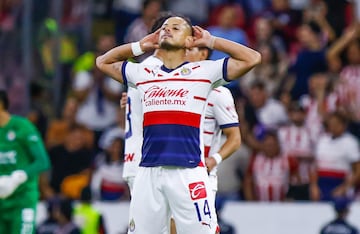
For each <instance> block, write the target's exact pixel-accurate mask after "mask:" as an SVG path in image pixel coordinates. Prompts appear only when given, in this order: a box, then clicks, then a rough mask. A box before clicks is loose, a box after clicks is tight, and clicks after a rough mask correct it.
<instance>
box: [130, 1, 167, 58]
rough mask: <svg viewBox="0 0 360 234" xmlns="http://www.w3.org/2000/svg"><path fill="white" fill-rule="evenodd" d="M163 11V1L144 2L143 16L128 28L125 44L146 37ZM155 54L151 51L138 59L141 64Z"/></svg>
mask: <svg viewBox="0 0 360 234" xmlns="http://www.w3.org/2000/svg"><path fill="white" fill-rule="evenodd" d="M161 9H162V0H145V1H144V2H143V8H142V12H141V16H139V17H138V18H137V19H135V20H134V21H133V22H132V23H131V24H130V25H129V27H128V29H127V32H126V34H125V37H124V42H125V43H129V42H135V41H139V40H140V39H142V38H143V37H144V36H146V35H147V34H148V33H149V32H150V29H151V27H152V25H153V23H154V21H155V19H156V18H157V16H158V15H159V13H160V11H161ZM152 53H153V52H152V51H150V52H148V53H145V54H143V55H141V56H139V57H137V58H136V60H137V61H138V62H141V61H142V60H144V59H145V58H146V57H148V56H149V55H151V54H152Z"/></svg>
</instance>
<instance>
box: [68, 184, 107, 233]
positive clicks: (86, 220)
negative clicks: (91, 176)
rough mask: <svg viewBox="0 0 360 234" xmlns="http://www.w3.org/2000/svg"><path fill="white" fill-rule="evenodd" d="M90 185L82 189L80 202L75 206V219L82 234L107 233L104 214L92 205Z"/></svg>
mask: <svg viewBox="0 0 360 234" xmlns="http://www.w3.org/2000/svg"><path fill="white" fill-rule="evenodd" d="M91 201H92V194H91V189H90V188H89V187H85V188H83V189H82V191H81V195H80V200H79V203H78V204H76V205H75V208H74V220H75V223H76V224H77V226H78V227H80V229H81V233H82V234H106V233H107V231H106V227H105V221H104V217H103V215H102V214H101V213H100V212H99V211H98V210H97V209H96V208H95V207H94V206H93V205H92V203H91Z"/></svg>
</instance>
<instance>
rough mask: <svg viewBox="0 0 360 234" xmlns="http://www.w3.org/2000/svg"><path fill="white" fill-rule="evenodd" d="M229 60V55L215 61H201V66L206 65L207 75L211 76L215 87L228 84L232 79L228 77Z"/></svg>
mask: <svg viewBox="0 0 360 234" xmlns="http://www.w3.org/2000/svg"><path fill="white" fill-rule="evenodd" d="M228 60H229V58H228V57H227V58H223V59H218V60H215V61H212V60H205V61H201V66H204V69H205V71H206V73H207V77H209V78H210V80H211V82H212V83H213V87H214V88H215V87H219V86H221V85H224V84H227V83H228V82H229V81H230V80H228V78H227V76H228V75H227V64H228Z"/></svg>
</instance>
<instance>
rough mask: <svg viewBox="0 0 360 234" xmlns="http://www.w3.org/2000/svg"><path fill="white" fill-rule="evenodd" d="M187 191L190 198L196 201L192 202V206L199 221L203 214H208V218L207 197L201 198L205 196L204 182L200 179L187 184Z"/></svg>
mask: <svg viewBox="0 0 360 234" xmlns="http://www.w3.org/2000/svg"><path fill="white" fill-rule="evenodd" d="M189 191H190V197H191V199H192V200H194V201H196V202H194V206H195V209H196V213H197V217H198V220H199V222H202V221H203V220H204V217H205V216H208V217H209V218H208V219H211V211H210V207H209V202H208V200H207V199H203V198H207V194H206V188H205V184H204V182H202V181H200V182H195V183H191V184H189ZM200 199H201V200H200ZM202 203H203V204H202Z"/></svg>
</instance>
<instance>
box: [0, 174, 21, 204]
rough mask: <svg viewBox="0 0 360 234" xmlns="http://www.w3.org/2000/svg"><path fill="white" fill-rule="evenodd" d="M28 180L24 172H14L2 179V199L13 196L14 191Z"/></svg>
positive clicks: (0, 178) (0, 193)
mask: <svg viewBox="0 0 360 234" xmlns="http://www.w3.org/2000/svg"><path fill="white" fill-rule="evenodd" d="M26 180H27V175H26V173H25V172H24V171H22V170H17V171H14V172H13V173H12V174H11V175H10V176H1V177H0V198H1V199H5V198H8V197H9V196H11V195H12V194H13V193H14V191H15V190H16V189H17V188H18V187H19V186H20V185H21V184H22V183H24V182H25V181H26Z"/></svg>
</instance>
